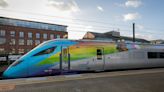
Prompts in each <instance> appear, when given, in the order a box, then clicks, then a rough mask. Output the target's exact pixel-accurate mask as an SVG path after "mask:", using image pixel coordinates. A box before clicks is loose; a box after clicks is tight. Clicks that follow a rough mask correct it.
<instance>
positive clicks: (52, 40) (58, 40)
mask: <svg viewBox="0 0 164 92" xmlns="http://www.w3.org/2000/svg"><path fill="white" fill-rule="evenodd" d="M51 41H76V42H77V41H78V42H109V43H118V42H115V41H106V40H83V39H81V40H71V39H52V40H48V41H45V42H51ZM126 44H137V45H153V46H164V44H150V43H133V42H132V43H129V42H126Z"/></svg>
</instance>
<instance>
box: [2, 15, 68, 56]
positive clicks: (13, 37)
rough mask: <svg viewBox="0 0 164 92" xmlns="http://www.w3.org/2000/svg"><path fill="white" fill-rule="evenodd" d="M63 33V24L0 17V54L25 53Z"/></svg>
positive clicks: (60, 36)
mask: <svg viewBox="0 0 164 92" xmlns="http://www.w3.org/2000/svg"><path fill="white" fill-rule="evenodd" d="M65 35H68V33H67V26H65V25H58V24H49V23H42V22H35V21H28V20H20V19H13V18H7V17H0V54H25V53H27V52H28V51H30V50H31V49H33V48H34V47H36V46H37V45H38V44H40V43H42V42H44V41H46V40H50V39H59V38H63V37H64V36H65Z"/></svg>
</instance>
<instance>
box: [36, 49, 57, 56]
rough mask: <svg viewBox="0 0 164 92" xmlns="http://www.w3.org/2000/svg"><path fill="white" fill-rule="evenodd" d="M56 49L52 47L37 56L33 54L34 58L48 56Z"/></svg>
mask: <svg viewBox="0 0 164 92" xmlns="http://www.w3.org/2000/svg"><path fill="white" fill-rule="evenodd" d="M55 48H56V47H52V48H49V49H46V50H43V51H41V52H39V53H37V54H35V55H34V56H40V55H44V54H50V53H52V52H53V51H54V50H55Z"/></svg>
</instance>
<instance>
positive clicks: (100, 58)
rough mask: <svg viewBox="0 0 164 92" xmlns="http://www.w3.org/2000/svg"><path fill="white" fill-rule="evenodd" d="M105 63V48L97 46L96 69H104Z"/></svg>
mask: <svg viewBox="0 0 164 92" xmlns="http://www.w3.org/2000/svg"><path fill="white" fill-rule="evenodd" d="M104 65H105V57H104V48H96V58H95V59H94V70H95V71H103V70H104Z"/></svg>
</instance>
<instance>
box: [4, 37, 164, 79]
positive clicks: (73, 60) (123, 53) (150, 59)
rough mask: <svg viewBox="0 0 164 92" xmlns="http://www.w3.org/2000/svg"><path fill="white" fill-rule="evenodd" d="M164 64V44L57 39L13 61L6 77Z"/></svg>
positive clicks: (5, 73)
mask: <svg viewBox="0 0 164 92" xmlns="http://www.w3.org/2000/svg"><path fill="white" fill-rule="evenodd" d="M149 67H164V45H151V44H136V43H125V42H107V41H92V40H66V39H58V40H57V39H56V40H49V41H46V42H43V43H42V44H40V45H38V46H37V47H35V48H34V49H32V50H31V51H30V52H28V53H27V54H25V55H23V56H22V57H21V58H19V59H18V60H16V61H15V62H14V63H13V64H11V65H10V66H9V67H8V69H7V70H6V71H5V72H4V73H3V77H4V78H22V77H32V76H42V75H49V74H54V75H55V74H60V73H61V72H65V73H66V72H70V71H76V72H81V71H99V72H100V71H104V70H115V69H133V68H149Z"/></svg>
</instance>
